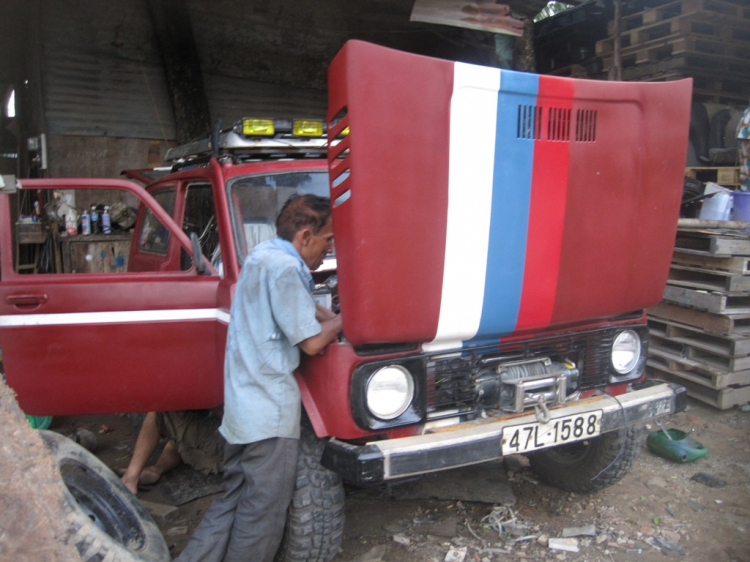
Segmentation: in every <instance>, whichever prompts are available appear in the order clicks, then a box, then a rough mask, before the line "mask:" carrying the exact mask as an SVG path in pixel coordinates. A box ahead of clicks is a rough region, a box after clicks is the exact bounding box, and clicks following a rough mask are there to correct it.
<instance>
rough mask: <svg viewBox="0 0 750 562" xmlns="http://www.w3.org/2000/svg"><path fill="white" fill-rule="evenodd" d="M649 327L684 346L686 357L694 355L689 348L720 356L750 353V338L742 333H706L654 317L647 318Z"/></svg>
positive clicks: (738, 355) (738, 356)
mask: <svg viewBox="0 0 750 562" xmlns="http://www.w3.org/2000/svg"><path fill="white" fill-rule="evenodd" d="M649 328H650V329H655V330H657V331H659V332H662V333H663V337H664V338H666V339H668V340H669V341H672V342H675V343H678V344H681V345H682V346H684V348H685V349H684V350H683V354H684V355H685V356H686V357H690V356H693V355H695V353H694V352H691V349H700V350H703V351H707V352H709V353H712V354H714V355H720V356H722V357H733V358H741V357H744V356H746V355H750V338H749V337H748V336H745V335H743V334H732V335H730V336H719V335H716V334H707V333H706V332H704V331H703V330H701V329H700V328H695V327H694V326H689V325H686V324H679V323H677V322H672V321H664V320H659V319H656V318H650V319H649ZM686 351H687V353H686Z"/></svg>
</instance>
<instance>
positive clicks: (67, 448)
mask: <svg viewBox="0 0 750 562" xmlns="http://www.w3.org/2000/svg"><path fill="white" fill-rule="evenodd" d="M39 433H40V435H41V436H42V440H43V441H44V443H45V444H46V445H47V447H48V448H49V450H50V451H51V452H52V455H53V456H54V458H55V460H56V461H57V466H58V467H59V469H60V474H61V475H62V479H63V482H64V484H65V506H64V508H65V511H66V515H65V517H66V523H67V525H68V526H69V528H70V533H71V534H72V536H73V537H74V542H75V545H76V548H77V549H78V552H79V554H80V556H81V560H83V561H84V562H89V561H91V562H99V561H102V560H107V561H108V562H166V561H168V560H171V556H170V554H169V548H168V547H167V543H166V542H165V541H164V537H162V535H161V532H160V531H159V528H158V527H157V526H156V523H154V520H153V519H151V516H150V515H149V514H148V513H146V511H145V510H144V509H143V506H142V505H141V504H140V502H139V501H138V500H137V499H136V497H135V496H133V494H131V493H130V492H129V491H128V489H127V488H126V487H125V486H124V485H123V484H122V482H120V480H119V479H118V478H117V476H115V474H114V473H113V472H112V471H111V470H110V469H109V468H108V467H107V466H106V465H105V464H104V463H103V462H101V461H100V460H99V459H98V458H96V456H94V455H93V454H91V453H90V452H89V451H87V450H86V449H84V448H83V447H81V446H80V445H78V444H76V443H74V442H73V441H71V440H70V439H68V438H67V437H64V436H62V435H60V434H59V433H55V432H54V431H49V430H40V431H39Z"/></svg>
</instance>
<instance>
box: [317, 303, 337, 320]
mask: <svg viewBox="0 0 750 562" xmlns="http://www.w3.org/2000/svg"><path fill="white" fill-rule="evenodd" d="M334 316H336V313H335V312H333V311H332V310H330V309H328V308H326V307H325V306H323V305H322V304H318V303H315V319H316V320H317V321H318V322H323V321H325V320H330V319H331V318H333V317H334Z"/></svg>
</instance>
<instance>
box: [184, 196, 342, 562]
mask: <svg viewBox="0 0 750 562" xmlns="http://www.w3.org/2000/svg"><path fill="white" fill-rule="evenodd" d="M276 230H277V238H275V239H274V240H269V241H267V242H263V243H261V244H259V245H258V246H256V247H255V248H253V250H252V251H251V252H250V254H248V256H247V258H246V259H245V263H244V265H243V267H242V272H241V274H240V278H239V280H238V281H237V287H236V290H235V295H234V301H233V302H232V309H231V321H230V323H229V331H228V333H227V348H226V357H225V360H224V418H223V420H222V424H221V427H220V428H219V431H220V432H221V434H222V435H223V436H224V438H225V439H226V440H227V445H226V448H225V453H224V495H223V496H222V497H220V498H218V499H217V500H215V501H214V502H213V504H212V505H211V507H210V508H209V509H208V511H207V512H206V515H205V516H204V518H203V521H202V522H201V524H200V525H199V526H198V528H197V529H196V530H195V533H194V534H193V536H192V537H191V539H190V542H189V543H188V545H187V546H186V547H185V550H184V551H183V552H182V554H181V555H180V556H179V557H178V559H177V560H180V561H183V562H185V561H188V560H189V561H198V560H200V561H209V560H210V561H217V562H218V561H221V560H223V561H226V562H234V561H240V560H242V561H248V562H249V561H252V562H256V561H258V562H266V561H267V562H271V561H272V560H273V558H274V555H275V553H276V551H277V550H278V547H279V544H280V543H281V538H282V535H283V532H284V526H285V523H286V514H287V509H288V507H289V504H290V502H291V499H292V493H293V492H294V483H295V480H296V474H297V447H298V440H299V436H300V417H301V401H300V393H299V388H298V387H297V382H296V381H295V379H294V375H293V372H294V370H295V369H296V368H297V365H298V364H299V358H300V355H299V350H300V349H302V351H304V352H305V353H307V354H309V355H315V354H317V353H319V352H321V351H322V350H323V349H324V348H325V346H327V345H328V344H329V343H330V342H332V341H333V340H334V339H336V337H337V336H338V334H339V333H340V332H341V318H340V316H339V315H338V314H334V313H333V312H331V311H330V310H327V309H325V308H323V307H321V306H319V305H316V304H315V301H314V300H313V297H312V290H313V280H312V275H311V274H310V270H315V269H317V268H318V267H320V265H321V264H322V263H323V259H324V258H325V257H326V255H327V254H329V253H330V252H331V250H332V248H333V227H332V225H331V210H330V201H329V200H328V199H326V198H323V197H317V196H315V195H293V196H292V197H291V198H290V199H289V200H288V201H287V202H286V203H285V205H284V207H283V208H282V210H281V213H280V214H279V217H278V219H277V220H276Z"/></svg>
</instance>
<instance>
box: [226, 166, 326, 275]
mask: <svg viewBox="0 0 750 562" xmlns="http://www.w3.org/2000/svg"><path fill="white" fill-rule="evenodd" d="M227 188H228V190H229V204H230V206H231V213H232V229H233V230H234V238H235V241H236V244H237V256H238V259H239V261H240V263H242V261H243V260H244V258H245V256H246V255H247V253H248V252H249V251H250V250H251V249H252V248H253V246H256V245H257V244H259V243H261V242H263V241H264V240H270V239H272V238H274V237H275V236H276V226H275V224H276V217H277V216H278V214H279V212H280V211H281V207H282V206H283V205H284V203H285V202H286V200H287V199H289V197H290V196H291V195H293V194H294V193H299V194H301V195H304V194H308V193H312V194H313V195H319V196H321V197H329V196H330V193H329V188H328V173H327V172H326V171H324V170H322V171H311V172H291V173H279V174H263V175H257V176H240V177H237V178H234V179H232V180H231V181H230V182H229V183H228V184H227Z"/></svg>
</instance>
